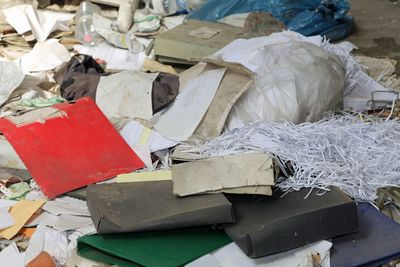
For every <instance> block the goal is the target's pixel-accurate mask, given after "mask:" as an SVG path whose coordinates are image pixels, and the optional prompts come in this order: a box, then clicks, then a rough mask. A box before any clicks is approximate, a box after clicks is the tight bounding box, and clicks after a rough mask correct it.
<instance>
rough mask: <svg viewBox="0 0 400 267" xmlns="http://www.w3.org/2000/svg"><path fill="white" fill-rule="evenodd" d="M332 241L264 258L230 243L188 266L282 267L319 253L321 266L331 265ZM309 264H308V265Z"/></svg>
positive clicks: (292, 264) (298, 263) (327, 266)
mask: <svg viewBox="0 0 400 267" xmlns="http://www.w3.org/2000/svg"><path fill="white" fill-rule="evenodd" d="M331 247H332V243H330V242H328V241H325V240H323V241H319V242H315V243H312V244H310V245H306V246H303V247H300V248H297V249H294V250H290V251H287V252H283V253H278V254H274V255H271V256H266V257H262V258H257V259H252V258H249V257H247V256H246V255H245V254H244V253H243V252H242V251H241V250H240V248H239V247H238V246H237V245H236V244H235V243H230V244H229V245H226V246H225V247H222V248H220V249H218V250H216V251H214V252H212V253H210V254H207V255H205V256H203V257H201V258H199V259H197V260H195V261H193V262H191V263H189V264H187V265H186V267H203V266H207V267H282V266H293V267H295V266H304V265H300V264H302V263H303V261H304V260H305V259H306V258H307V257H308V256H309V255H311V253H315V254H316V253H318V254H319V255H320V257H321V261H320V266H322V267H330V257H329V255H330V253H329V251H330V248H331ZM306 266H307V265H306Z"/></svg>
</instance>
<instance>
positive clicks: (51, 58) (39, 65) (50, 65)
mask: <svg viewBox="0 0 400 267" xmlns="http://www.w3.org/2000/svg"><path fill="white" fill-rule="evenodd" d="M70 58H71V55H70V54H69V52H68V50H67V49H66V48H65V46H63V45H62V44H60V43H59V42H58V40H56V39H49V40H47V41H45V42H44V43H36V44H35V46H34V47H33V49H32V51H31V52H29V53H28V54H26V55H24V56H23V57H22V58H21V66H22V69H23V70H24V71H25V72H31V71H32V72H33V71H46V70H52V69H54V68H56V67H58V66H60V65H61V64H63V63H64V62H67V61H68V60H69V59H70Z"/></svg>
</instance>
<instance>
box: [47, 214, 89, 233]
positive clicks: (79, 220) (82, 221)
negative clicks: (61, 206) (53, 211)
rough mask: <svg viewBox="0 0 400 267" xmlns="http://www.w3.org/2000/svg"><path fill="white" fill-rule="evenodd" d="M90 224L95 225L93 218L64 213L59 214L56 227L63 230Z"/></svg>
mask: <svg viewBox="0 0 400 267" xmlns="http://www.w3.org/2000/svg"><path fill="white" fill-rule="evenodd" d="M88 225H93V222H92V219H91V218H90V217H83V216H74V215H68V214H62V215H60V216H59V218H58V221H57V223H56V225H55V227H54V228H55V229H57V230H58V231H60V232H62V231H67V230H76V229H78V228H81V227H85V226H88Z"/></svg>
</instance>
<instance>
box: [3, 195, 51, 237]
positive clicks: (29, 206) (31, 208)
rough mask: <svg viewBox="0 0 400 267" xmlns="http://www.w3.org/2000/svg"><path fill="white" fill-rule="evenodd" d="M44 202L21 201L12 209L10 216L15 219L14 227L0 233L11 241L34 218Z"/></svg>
mask: <svg viewBox="0 0 400 267" xmlns="http://www.w3.org/2000/svg"><path fill="white" fill-rule="evenodd" d="M45 202H46V201H44V200H34V201H29V200H21V201H19V202H18V203H17V204H15V205H14V206H12V207H11V209H10V214H11V216H12V217H13V219H14V221H15V223H14V225H13V226H11V227H8V228H6V229H4V230H1V231H0V235H1V236H2V237H4V238H5V239H8V240H10V239H11V238H13V237H14V236H15V235H16V234H17V233H18V232H19V230H21V228H22V227H23V226H24V225H25V223H26V222H27V221H28V220H29V218H31V217H32V215H33V214H34V213H35V212H36V211H37V210H38V209H39V208H40V207H41V206H42V205H43V204H44V203H45Z"/></svg>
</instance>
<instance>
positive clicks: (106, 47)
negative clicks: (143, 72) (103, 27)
mask: <svg viewBox="0 0 400 267" xmlns="http://www.w3.org/2000/svg"><path fill="white" fill-rule="evenodd" d="M74 49H75V50H77V51H78V52H79V53H80V54H84V55H89V56H92V57H93V58H95V59H97V58H99V59H102V60H104V61H105V62H106V63H107V67H106V68H107V69H109V70H139V69H140V68H141V66H142V64H143V61H144V59H145V58H146V55H145V53H144V52H140V53H138V54H133V53H132V52H130V51H129V50H126V49H122V48H116V47H113V46H112V45H110V44H107V43H101V44H99V45H98V46H96V47H91V46H83V45H75V46H74Z"/></svg>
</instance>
